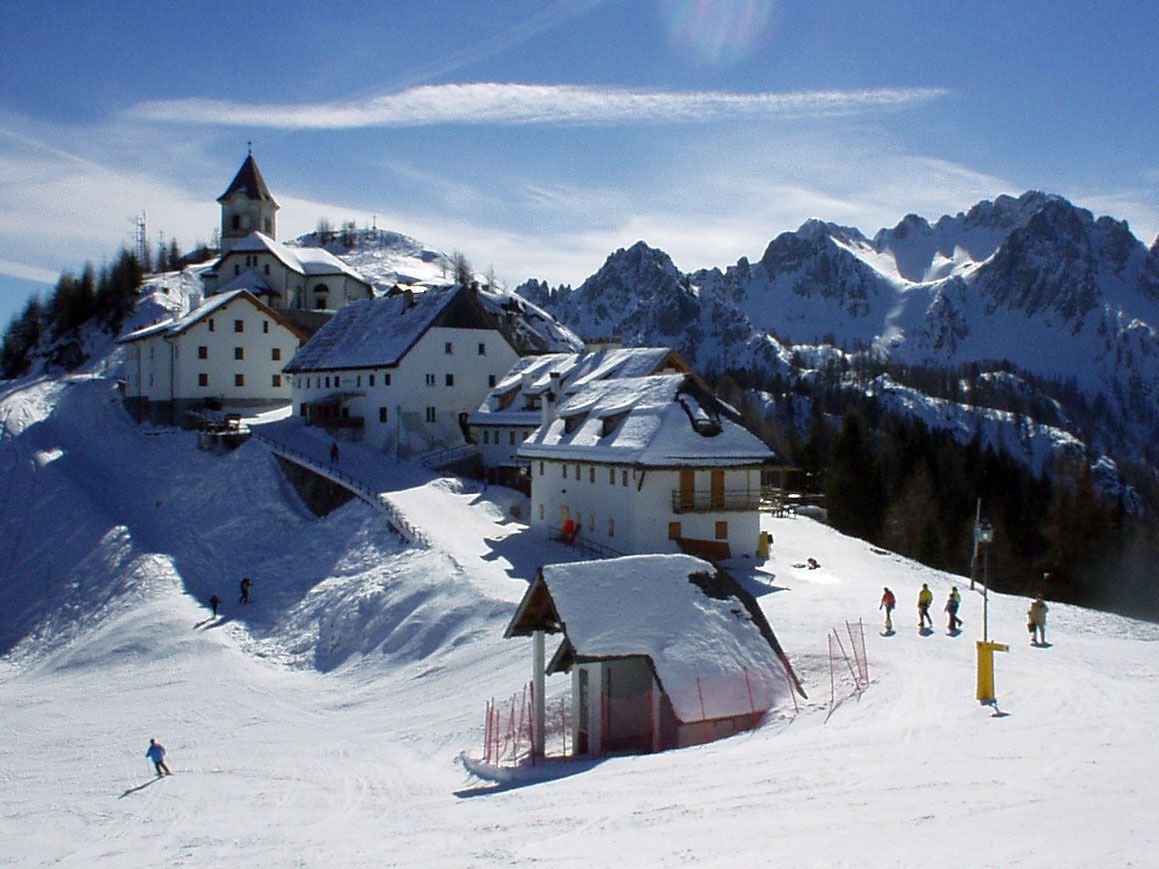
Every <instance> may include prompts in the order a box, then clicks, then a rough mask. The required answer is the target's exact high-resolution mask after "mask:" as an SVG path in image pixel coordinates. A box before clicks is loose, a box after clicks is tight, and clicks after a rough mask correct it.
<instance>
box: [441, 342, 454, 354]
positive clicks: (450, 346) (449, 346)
mask: <svg viewBox="0 0 1159 869" xmlns="http://www.w3.org/2000/svg"><path fill="white" fill-rule="evenodd" d="M443 352H444V353H446V354H447V355H448V356H450V355H451V354H452V353H454V352H455V345H454V344H452V343H451V342H450V341H448V342H447V343H446V344H444V345H443Z"/></svg>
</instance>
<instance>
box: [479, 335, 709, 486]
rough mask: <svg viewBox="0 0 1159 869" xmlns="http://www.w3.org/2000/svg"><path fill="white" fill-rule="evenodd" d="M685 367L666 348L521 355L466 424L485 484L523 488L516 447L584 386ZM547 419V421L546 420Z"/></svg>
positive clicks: (522, 466) (523, 464)
mask: <svg viewBox="0 0 1159 869" xmlns="http://www.w3.org/2000/svg"><path fill="white" fill-rule="evenodd" d="M690 371H691V369H690V368H689V367H688V364H687V363H686V362H685V361H684V360H683V359H682V358H681V357H680V354H678V353H677V352H676V351H675V350H673V349H671V348H669V347H627V348H619V347H615V348H608V349H602V350H595V351H589V352H584V353H548V354H544V355H542V356H525V357H523V358H522V359H520V360H519V361H518V362H517V363H516V364H515V366H514V367H513V368H512V369H511V370H510V371H508V372H507V374H506V375H504V377H503V378H502V379H501V380H500V381H499V382H498V383H497V384H496V385H495V388H494V389H492V390H491V392H490V393H489V394H488V395H487V398H486V399H485V400H484V401H483V403H482V404H481V405H480V406H479V408H478V410H476V411H475V412H474V413H473V414H471V416H470V417H469V418H468V420H467V422H468V424H469V425H470V427H471V436H472V439H473V440H474V442H475V444H476V445H477V446H478V448H479V455H480V457H481V459H482V464H483V472H484V474H485V475H486V477H487V479H488V480H490V481H491V482H497V483H502V484H503V485H506V486H512V487H514V488H519V489H524V490H526V489H527V488H528V486H529V481H528V478H527V476H526V473H525V470H526V467H527V462H526V461H520V460H519V458H518V457H517V456H516V453H517V452H518V450H519V447H520V446H522V445H523V442H524V441H525V440H527V439H528V438H529V437H531V435H532V433H533V432H534V431H535V430H536V429H537V428H539V426H540V425H541V424H542V423H543V422H544V421H545V404H544V398H545V396H547V395H549V394H550V395H551V396H552V399H550V400H549V401H548V402H547V406H548V407H550V406H552V400H554V401H555V402H556V403H558V402H560V401H563V400H565V399H566V398H567V397H568V396H571V395H574V394H575V393H576V392H578V391H579V390H581V389H583V388H584V387H585V386H586V385H587V384H589V383H595V382H598V381H601V380H613V379H617V378H625V377H647V376H650V375H653V374H678V373H679V374H683V373H689V372H690ZM547 421H550V420H547Z"/></svg>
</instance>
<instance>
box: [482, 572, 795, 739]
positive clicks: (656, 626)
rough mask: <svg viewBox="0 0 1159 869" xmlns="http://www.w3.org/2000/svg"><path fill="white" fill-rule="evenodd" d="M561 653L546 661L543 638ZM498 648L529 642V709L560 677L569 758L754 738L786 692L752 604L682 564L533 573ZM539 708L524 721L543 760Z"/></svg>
mask: <svg viewBox="0 0 1159 869" xmlns="http://www.w3.org/2000/svg"><path fill="white" fill-rule="evenodd" d="M549 633H550V634H562V635H563V642H561V643H560V645H559V648H558V650H557V651H556V652H555V654H554V655H553V656H552V658H551V660H550V662H545V650H544V643H545V634H549ZM505 636H507V637H515V636H526V637H531V638H532V644H533V645H532V660H533V664H532V675H533V679H534V685H535V689H534V691H533V692H532V693H533V696H534V697H535V698H542V697H543V696H544V678H543V677H544V675H545V674H552V673H561V672H562V673H566V672H570V673H571V679H572V682H571V684H572V697H571V699H572V716H571V722H572V745H573V746H574V747H575V748H574V751H575V753H576V754H588V755H595V756H600V755H605V754H609V753H613V752H623V751H629V752H648V751H661V750H664V749H668V748H680V747H683V746H688V745H696V744H699V743H703V742H708V741H710V740H713V739H720V738H722V737H725V736H731V735H732V734H734V733H737V732H738V731H741V730H746V729H749V728H752V727H755V726H756V725H757V724H758V723H759V722H760V720H761V718H762V717H763V716H764V714H765V713H766V712H767V711H768V710H769V709H770V708H772V706H773V705H774V704H775V703H776V702H777V701H778V700H779V699H784V698H786V697H788V695H789V692H790V691H792V690H794V689H795V690H797V691H798V692H799V693H800V694H801V695H802V696H805V692H804V691H803V690H802V689H801V685H800V682H799V681H798V680H797V677H796V674H794V673H793V670H792V667H791V666H790V664H789V661H788V658H787V657H786V656H785V653H784V651H783V650H782V649H781V646H780V644H779V643H778V642H777V638H776V636H775V635H774V633H773V629H772V627H771V626H770V625H769V623H768V620H767V619H766V618H765V616H764V613H763V612H761V608H760V606H759V605H758V604H757V602H756V600H755V599H754V598H753V596H752V595H751V594H749V593H748V592H746V591H745V590H744V588H743V587H742V586H741V585H740V584H739V583H737V582H736V581H735V580H734V579H732V577H730V576H728V575H727V574H725V573H721V572H718V571H717V570H716V569H715V568H714V567H713V566H712V565H710V564H708V563H707V562H705V561H702V560H700V559H699V558H694V557H692V556H689V555H637V556H630V557H625V558H613V559H607V560H604V561H590V562H580V563H576V564H554V565H547V566H544V567H542V568H540V570H539V572H538V573H537V575H536V577H535V579H534V580H533V581H532V583H531V585H530V586H529V587H528V589H527V592H526V593H525V594H524V596H523V600H522V601H521V602H520V604H519V606H518V608H517V609H516V611H515V615H514V617H513V618H512V619H511V623H510V624H509V625H508V627H507V631H506V633H505ZM544 717H545V716H544V708H543V705H542V704H541V703H539V702H536V704H535V708H534V709H533V712H532V722H533V726H532V734H533V740H534V745H535V747H536V749H537V750H538V751H539V753H540V754H542V752H543V748H544V744H543V733H544V723H545V721H544Z"/></svg>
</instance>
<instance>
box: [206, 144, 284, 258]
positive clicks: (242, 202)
mask: <svg viewBox="0 0 1159 869" xmlns="http://www.w3.org/2000/svg"><path fill="white" fill-rule="evenodd" d="M217 201H218V202H219V203H221V252H222V254H227V253H229V252H230V250H231V249H232V248H233V246H234V245H235V244H237V242H239V241H241V239H243V238H245V237H246V236H247V235H249V234H250V233H251V232H254V231H255V230H257V231H258V232H261V233H263V234H264V235H268V236H269V237H270V238H274V239H276V238H277V235H278V221H277V215H276V212H277V210H278V203H276V202H275V201H274V197H273V196H271V195H270V188H268V187H267V186H266V180H265V179H264V178H263V177H262V173H261V171H260V170H259V169H258V164H257V162H256V161H255V160H254V155H253V152H252V151H250V152H249V153H248V154H246V158H245V162H244V163H242V164H241V168H240V169H238V170H237V175H235V176H234V179H233V181H231V182H230V185H229V187H228V188H226V191H225V193H223V194H221V196H219V197H217Z"/></svg>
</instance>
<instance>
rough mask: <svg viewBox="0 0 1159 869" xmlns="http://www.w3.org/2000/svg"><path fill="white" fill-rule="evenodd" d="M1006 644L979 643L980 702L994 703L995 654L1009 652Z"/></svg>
mask: <svg viewBox="0 0 1159 869" xmlns="http://www.w3.org/2000/svg"><path fill="white" fill-rule="evenodd" d="M1009 649H1010V647H1009V646H1008V645H1006V644H1005V643H990V642H986V641H983V640H979V641H978V702H979V703H994V702H995V701H996V700H997V699H998V698H997V697H996V696H995V692H994V653H995V652H1005V651H1008V650H1009Z"/></svg>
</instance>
